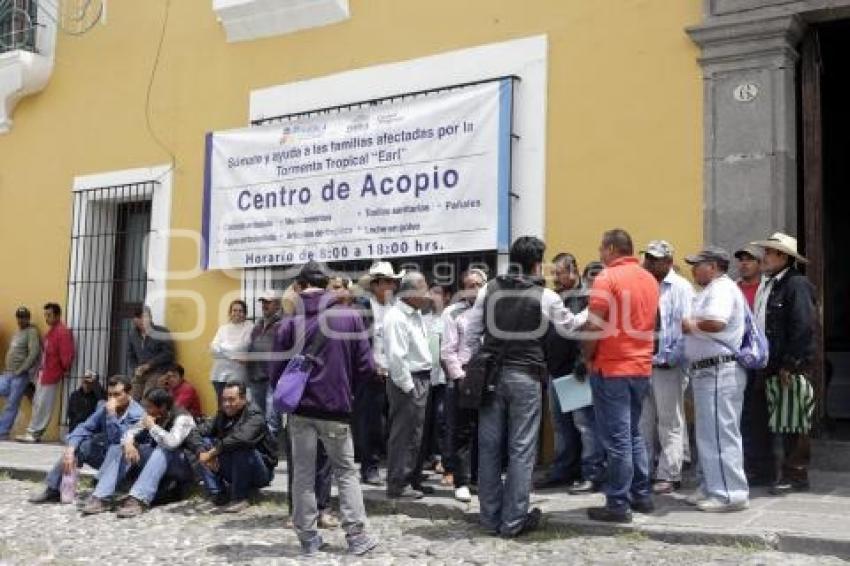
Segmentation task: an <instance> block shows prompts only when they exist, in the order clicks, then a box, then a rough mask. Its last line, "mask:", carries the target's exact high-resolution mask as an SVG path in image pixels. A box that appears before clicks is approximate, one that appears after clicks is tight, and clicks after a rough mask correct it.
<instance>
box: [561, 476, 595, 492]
mask: <svg viewBox="0 0 850 566" xmlns="http://www.w3.org/2000/svg"><path fill="white" fill-rule="evenodd" d="M594 491H596V484H595V483H593V482H592V481H590V480H580V481H577V482H573V485H571V486H570V489H569V490H568V492H569V494H570V495H584V494H586V493H593V492H594Z"/></svg>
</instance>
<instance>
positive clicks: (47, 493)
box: [27, 487, 59, 504]
mask: <svg viewBox="0 0 850 566" xmlns="http://www.w3.org/2000/svg"><path fill="white" fill-rule="evenodd" d="M27 501H29V502H30V503H36V504H38V503H59V491H58V490H56V489H50V488H49V487H48V488H46V489H45V490H44V491H40V492H38V493H36V494H35V495H32V496H30V498H29V499H28V500H27Z"/></svg>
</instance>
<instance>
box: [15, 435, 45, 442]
mask: <svg viewBox="0 0 850 566" xmlns="http://www.w3.org/2000/svg"><path fill="white" fill-rule="evenodd" d="M15 442H23V443H24V444H35V443H36V442H41V439H40V438H39V437H37V436H35V435H33V434H30V433H26V434H19V435H18V436H16V437H15Z"/></svg>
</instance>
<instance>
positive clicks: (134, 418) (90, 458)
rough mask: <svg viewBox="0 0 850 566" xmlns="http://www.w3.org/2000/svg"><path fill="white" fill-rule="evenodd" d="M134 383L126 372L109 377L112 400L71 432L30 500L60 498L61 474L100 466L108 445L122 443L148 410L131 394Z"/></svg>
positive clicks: (108, 385) (41, 500)
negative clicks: (62, 450) (45, 485)
mask: <svg viewBox="0 0 850 566" xmlns="http://www.w3.org/2000/svg"><path fill="white" fill-rule="evenodd" d="M132 387H133V386H132V384H131V382H130V378H128V377H126V376H123V375H113V376H112V377H110V378H109V381H108V382H107V389H106V394H107V396H108V398H109V400H108V401H107V402H106V403H101V404H100V405H99V406H98V408H97V410H96V411H95V412H94V413H93V414H92V415H91V416H90V417H89V418H88V419H86V421H85V422H83V423H82V424H80V425H79V426H77V428H75V429H74V430H73V431H72V432H71V434H69V435H68V438H67V439H66V440H65V442H66V444H67V447H66V448H65V453H64V454H63V456H62V458H61V459H60V460H59V461H58V462H56V465H55V466H53V469H52V470H50V472H49V473H48V474H47V479H46V482H45V483H46V484H47V487H46V489H45V490H44V491H42V492H41V493H39V494H36V495H34V496H33V497H31V498H30V503H57V502H59V484H60V483H61V482H62V474H63V473H65V472H71V471H72V470H73V469H74V467H78V468H81V467H82V466H83V464H88V465H89V466H91V467H92V468H95V469H99V468H100V466H101V464H102V463H103V459H104V458H105V457H106V452H107V450H108V449H109V447H110V446H112V445H116V446H117V445H120V443H121V438H122V437H123V436H124V434H125V433H126V432H127V431H128V430H129V429H130V428H131V427H133V426H135V425H136V424H137V423H138V422H139V421H140V420H141V419H142V416H143V415H144V414H145V411H144V409H142V406H141V405H139V404H138V403H136V402H135V401H134V400H133V398H132V397H131V396H130V391H131V390H132Z"/></svg>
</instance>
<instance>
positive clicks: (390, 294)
mask: <svg viewBox="0 0 850 566" xmlns="http://www.w3.org/2000/svg"><path fill="white" fill-rule="evenodd" d="M403 276H404V270H402V271H401V272H399V273H396V272H395V270H394V269H393V266H392V264H391V263H390V262H388V261H378V262H375V263H374V264H373V265H372V267H370V268H369V273H368V275H367V276H366V278H368V287H369V291H370V293H368V294H367V295H366V296H359V297H357V299H356V300H355V303H354V305H353V306H354V307H355V308H357V309H359V310H360V311H361V313H362V314H363V318H364V321H365V323H366V327H367V328H368V329H369V331H370V336H371V342H372V356H373V358H374V360H375V368H376V373H377V375H376V377H377V379H374V380H372V381H369V382H365V383H361V384H360V385H358V389H357V390H356V391H355V392H354V423H353V424H354V426H353V427H352V433H353V436H354V443H355V446H356V447H357V454H358V456H359V458H360V479H361V481H363V482H364V483H367V484H370V485H381V483H382V482H381V477H380V475H379V473H378V463H379V462H380V460H381V453H382V452H383V451H384V450H385V435H384V423H383V420H384V413H385V412H386V406H387V394H386V389H385V387H386V386H385V384H384V382H385V381H386V378H387V376H388V375H389V373H388V369H387V368H388V367H389V366H388V364H387V356H386V353H385V351H384V317H385V315H386V314H387V312H389V310H390V309H391V308H392V307H393V305H394V304H395V297H394V294H395V292H396V290H397V288H398V283H399V280H400V279H401V278H402V277H403ZM364 279H365V278H364ZM364 283H366V282H365V281H364Z"/></svg>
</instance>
